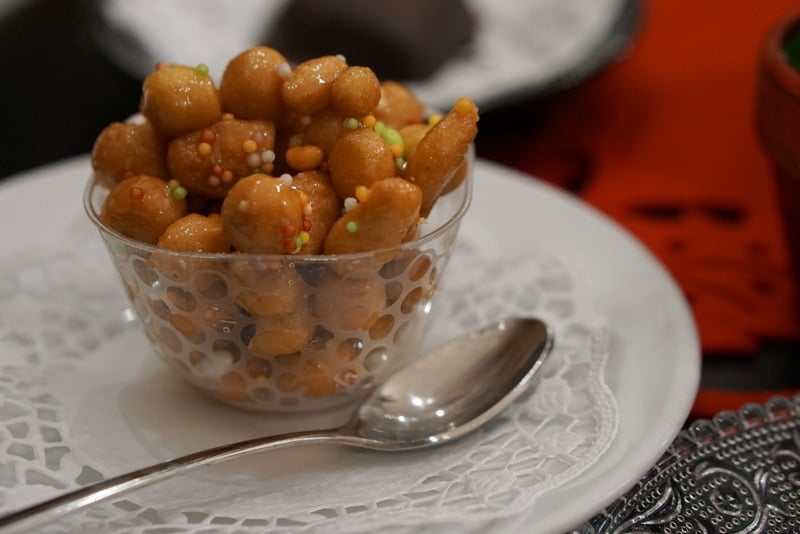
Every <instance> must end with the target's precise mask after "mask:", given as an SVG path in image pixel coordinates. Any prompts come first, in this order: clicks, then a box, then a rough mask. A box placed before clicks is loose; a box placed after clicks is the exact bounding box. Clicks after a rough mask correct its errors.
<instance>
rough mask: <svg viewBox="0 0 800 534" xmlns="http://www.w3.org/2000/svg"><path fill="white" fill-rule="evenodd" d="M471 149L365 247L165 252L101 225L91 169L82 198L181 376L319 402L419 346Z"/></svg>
mask: <svg viewBox="0 0 800 534" xmlns="http://www.w3.org/2000/svg"><path fill="white" fill-rule="evenodd" d="M472 158H473V156H472V153H470V169H469V172H468V175H467V178H466V179H465V180H464V182H463V184H462V185H461V186H459V187H458V188H457V189H456V190H454V191H452V192H450V193H448V194H447V195H444V196H442V197H441V198H439V200H438V201H437V203H436V206H435V208H434V210H433V212H432V213H431V214H430V216H429V217H428V218H427V220H426V222H424V223H423V225H422V235H421V237H419V238H417V239H415V240H413V241H410V242H408V243H405V244H403V245H402V246H399V247H397V248H395V249H391V250H379V251H374V252H369V253H360V254H343V255H329V256H326V255H317V256H310V255H309V256H302V255H253V254H238V253H230V254H218V253H217V254H209V253H184V252H175V251H170V250H165V249H160V248H156V247H154V246H150V245H147V244H144V243H140V242H137V241H134V240H132V239H129V238H127V237H125V236H122V235H121V234H118V233H117V232H115V231H113V230H111V229H110V228H108V227H107V226H105V225H104V224H103V223H102V222H101V221H100V219H99V216H98V215H99V213H100V210H101V207H102V204H103V200H104V199H105V197H106V196H107V194H108V192H109V189H108V185H107V184H104V183H103V182H102V181H101V180H98V179H95V178H92V179H91V180H90V181H89V184H88V185H87V187H86V190H85V193H84V205H85V208H86V212H87V214H88V215H89V218H90V219H91V220H92V221H93V222H94V224H95V225H96V226H97V228H98V229H99V231H100V235H101V236H102V238H103V240H104V241H105V244H106V247H107V248H108V251H109V253H110V255H111V258H112V259H113V262H114V266H115V267H116V269H117V271H118V272H119V275H120V277H121V279H122V282H123V284H124V287H125V290H126V292H127V295H128V297H129V299H130V302H131V304H132V306H133V308H134V310H135V311H136V313H137V315H138V317H139V318H140V319H141V323H142V326H143V328H144V331H145V333H146V335H147V337H148V339H149V340H150V341H151V343H152V345H153V348H154V350H155V352H156V353H157V354H158V356H159V357H160V358H161V359H162V360H163V361H164V362H166V363H167V364H168V365H169V366H170V367H171V368H172V369H174V370H175V371H177V373H178V374H179V375H180V376H182V377H183V378H185V379H186V380H188V381H189V382H190V383H192V384H194V385H195V386H197V387H199V388H200V389H202V390H204V391H206V392H208V393H210V394H211V395H213V396H214V397H216V398H218V399H220V400H222V401H225V402H227V403H230V404H234V405H236V406H240V407H244V408H249V409H254V410H260V411H267V412H307V411H318V410H327V409H331V408H336V407H340V406H342V405H344V404H348V403H350V402H354V401H356V400H358V399H360V398H361V397H362V396H363V395H364V394H365V393H366V392H367V391H368V390H369V389H370V386H371V385H373V384H375V383H379V382H380V381H381V380H383V379H384V378H385V377H386V376H387V375H388V374H390V373H391V372H392V371H393V370H395V369H397V368H398V366H401V365H403V364H405V363H407V362H408V361H409V360H410V359H411V358H414V357H415V356H416V355H417V354H418V350H419V348H420V345H421V342H422V339H423V337H424V334H425V332H426V331H427V328H428V327H429V326H430V323H431V321H432V317H431V310H432V303H433V298H434V295H435V294H436V290H437V288H438V287H439V284H440V282H441V277H442V275H443V273H444V271H445V267H446V266H447V263H448V260H449V258H450V255H451V253H452V250H453V246H454V243H455V240H456V236H457V233H458V229H459V226H460V223H461V220H462V219H463V216H464V214H465V213H466V211H467V208H468V206H469V202H470V198H471V182H472V172H471V171H472V167H473V165H472Z"/></svg>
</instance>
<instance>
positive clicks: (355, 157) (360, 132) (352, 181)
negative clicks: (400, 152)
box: [328, 128, 398, 199]
mask: <svg viewBox="0 0 800 534" xmlns="http://www.w3.org/2000/svg"><path fill="white" fill-rule="evenodd" d="M328 171H329V172H330V176H331V182H332V183H333V188H334V189H335V190H336V193H337V194H338V195H339V198H341V199H345V198H347V197H352V196H355V191H356V187H358V186H360V185H363V186H366V187H369V186H370V185H372V184H373V183H375V182H377V181H378V180H381V179H383V178H389V177H393V176H395V175H396V174H397V172H398V170H397V166H396V165H395V161H394V156H393V155H392V151H391V149H390V148H389V145H387V144H386V142H385V141H384V140H383V138H382V137H381V136H380V134H378V133H377V132H376V131H375V130H373V129H372V128H356V129H355V130H347V131H346V132H344V133H343V134H342V135H341V137H339V139H338V140H337V141H336V144H334V145H333V148H332V149H331V154H330V157H329V158H328Z"/></svg>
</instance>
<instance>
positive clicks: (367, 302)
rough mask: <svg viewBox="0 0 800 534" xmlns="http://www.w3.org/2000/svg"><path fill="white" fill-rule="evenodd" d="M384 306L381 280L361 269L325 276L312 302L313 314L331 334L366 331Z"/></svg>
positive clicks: (374, 274) (370, 272) (384, 299)
mask: <svg viewBox="0 0 800 534" xmlns="http://www.w3.org/2000/svg"><path fill="white" fill-rule="evenodd" d="M385 305H386V290H385V288H384V284H383V280H382V279H381V278H380V276H379V275H378V274H377V272H375V271H369V270H362V271H358V272H355V273H351V274H348V275H346V276H344V277H343V278H339V277H337V276H336V275H334V274H333V273H330V274H329V276H327V277H325V278H324V279H323V280H322V282H321V283H320V286H319V289H318V290H317V292H316V293H315V294H314V297H313V299H312V301H311V310H312V315H313V316H314V317H316V318H317V319H319V321H320V322H321V323H322V325H323V326H324V327H325V328H326V329H327V330H328V331H330V332H341V331H346V332H349V331H352V330H369V328H370V327H372V325H374V324H375V322H376V321H377V320H378V318H379V317H380V316H381V310H382V309H383V308H384V306H385Z"/></svg>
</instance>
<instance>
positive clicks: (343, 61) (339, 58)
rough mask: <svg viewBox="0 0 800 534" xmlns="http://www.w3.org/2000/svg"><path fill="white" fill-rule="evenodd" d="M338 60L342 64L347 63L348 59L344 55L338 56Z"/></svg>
mask: <svg viewBox="0 0 800 534" xmlns="http://www.w3.org/2000/svg"><path fill="white" fill-rule="evenodd" d="M336 58H337V59H338V60H339V61H341V62H342V63H347V58H346V57H344V54H336Z"/></svg>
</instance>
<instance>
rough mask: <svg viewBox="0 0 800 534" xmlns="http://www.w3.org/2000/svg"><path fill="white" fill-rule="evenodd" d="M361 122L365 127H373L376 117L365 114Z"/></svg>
mask: <svg viewBox="0 0 800 534" xmlns="http://www.w3.org/2000/svg"><path fill="white" fill-rule="evenodd" d="M361 122H362V123H363V124H364V126H366V127H367V128H374V127H375V123H376V122H378V119H376V118H375V115H367V116H366V117H364V118H363V119H361Z"/></svg>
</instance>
